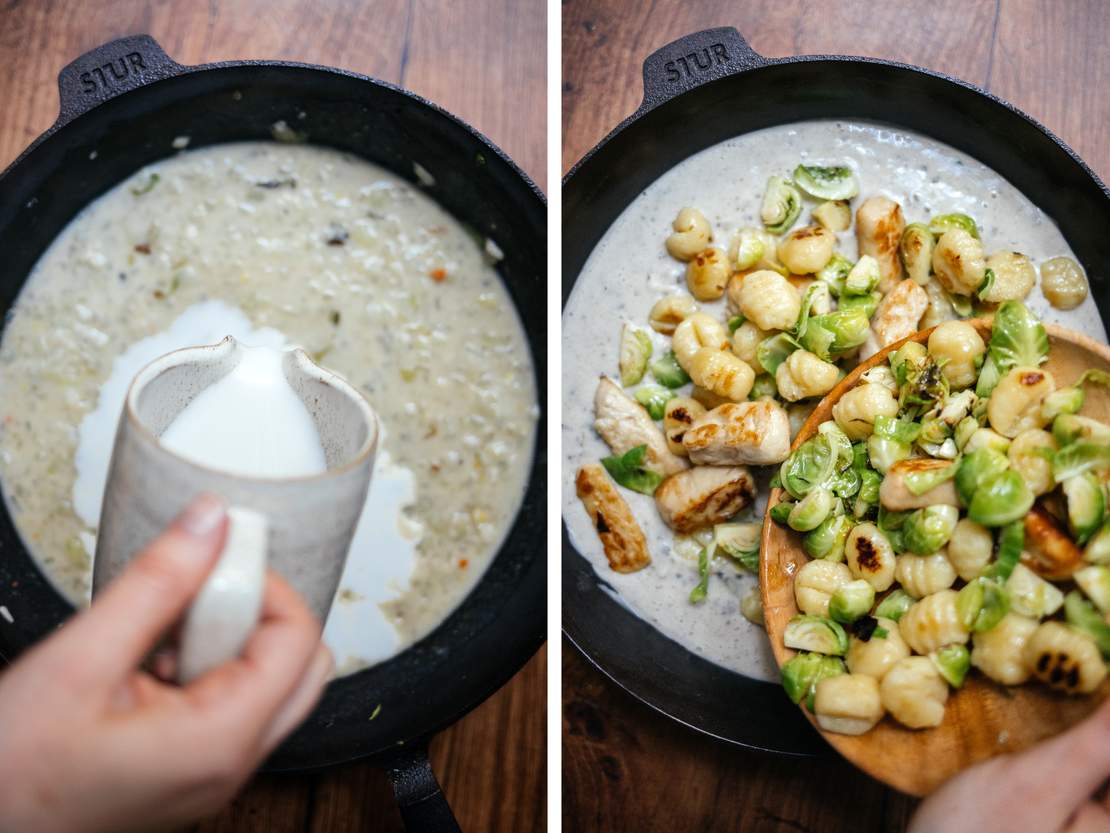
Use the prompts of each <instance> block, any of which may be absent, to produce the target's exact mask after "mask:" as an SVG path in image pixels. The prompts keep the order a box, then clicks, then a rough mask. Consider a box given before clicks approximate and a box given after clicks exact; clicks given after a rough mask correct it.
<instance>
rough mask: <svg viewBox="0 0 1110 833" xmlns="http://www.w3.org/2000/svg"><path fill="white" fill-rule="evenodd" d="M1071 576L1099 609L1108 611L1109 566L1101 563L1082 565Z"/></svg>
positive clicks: (1109, 607) (1109, 598) (1109, 593)
mask: <svg viewBox="0 0 1110 833" xmlns="http://www.w3.org/2000/svg"><path fill="white" fill-rule="evenodd" d="M1072 578H1074V579H1075V583H1076V584H1078V585H1079V588H1080V589H1081V590H1082V591H1083V592H1084V593H1086V594H1087V598H1089V599H1090V600H1091V601H1092V602H1094V603H1095V605H1096V606H1097V607H1098V609H1099V610H1101V611H1102V612H1103V613H1110V567H1107V566H1105V565H1102V564H1096V565H1092V566H1090V567H1084V568H1083V569H1082V570H1078V571H1076V573H1075V575H1074V576H1072Z"/></svg>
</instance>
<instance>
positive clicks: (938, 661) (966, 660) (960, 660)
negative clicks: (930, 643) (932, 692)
mask: <svg viewBox="0 0 1110 833" xmlns="http://www.w3.org/2000/svg"><path fill="white" fill-rule="evenodd" d="M929 659H931V660H932V661H933V665H934V666H936V669H937V671H939V672H940V675H941V676H942V677H944V679H945V680H946V681H947V682H948V684H949V685H950V686H952V688H960V687H961V686H963V684H964V678H965V677H967V672H968V670H970V668H971V654H970V653H968V650H967V646H966V645H945V646H944V647H943V648H941V649H940V650H939V651H934V652H933V653H931V654H929Z"/></svg>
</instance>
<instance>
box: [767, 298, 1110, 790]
mask: <svg viewBox="0 0 1110 833" xmlns="http://www.w3.org/2000/svg"><path fill="white" fill-rule="evenodd" d="M969 323H972V324H974V325H975V327H976V328H977V329H978V330H979V334H980V335H981V336H982V337H983V339H984V340H986V339H988V338H990V331H991V322H990V319H979V320H975V321H971V322H969ZM1046 329H1047V330H1048V338H1049V354H1048V361H1047V362H1046V363H1045V364H1044V365H1043V369H1044V370H1047V371H1048V372H1049V373H1051V374H1052V376H1053V378H1054V379H1055V380H1056V386H1057V387H1059V388H1063V387H1066V386H1067V385H1073V384H1075V382H1076V381H1078V379H1079V377H1080V376H1082V375H1083V373H1084V372H1085V371H1086V370H1088V369H1091V368H1097V369H1099V370H1103V371H1110V347H1107V346H1106V345H1105V344H1099V343H1098V342H1096V341H1094V340H1092V339H1090V338H1088V337H1087V336H1084V335H1081V334H1079V333H1076V332H1073V331H1071V330H1066V329H1064V328H1063V327H1058V326H1055V325H1052V324H1048V325H1046ZM931 333H932V330H931V329H929V330H922V331H921V332H918V333H915V334H914V335H912V336H910V337H909V338H907V339H903V340H902V341H899V342H895V343H894V344H891V345H889V346H888V347H885V348H883V349H882V350H880V351H879V352H878V353H876V354H875V355H874V356H872V357H871V358H869V359H868V360H867V361H865V362H861V363H860V364H859V365H858V366H857V367H856V368H855V369H854V370H852V372H851V373H849V374H848V375H847V376H846V377H845V378H844V379H843V381H841V382H840V384H838V385H837V386H836V387H835V388H833V390H832V391H830V393H829V395H828V396H826V397H825V398H824V399H822V400H821V403H820V404H819V405H818V406H817V408H816V409H815V410H814V411H813V413H812V414H811V415H810V417H809V419H808V420H806V424H805V425H803V426H802V430H801V431H799V432H798V435H797V436H796V437H795V438H794V442H793V444H792V448H798V446H800V445H801V444H802V443H804V442H806V441H807V440H809V439H810V438H812V437H813V436H814V435H815V434H816V433H817V427H818V426H819V425H820V424H821V423H823V422H825V421H826V420H829V419H832V409H833V406H834V405H835V404H836V403H837V402H839V401H840V398H841V397H842V396H844V394H846V393H847V392H848V391H850V390H852V388H854V387H855V386H856V385H857V384H858V383H859V378H860V376H862V375H863V374H864V373H866V372H867V371H868V370H870V369H871V368H872V367H875V366H877V365H879V364H883V363H885V362H887V360H888V358H889V356H890V354H891V353H893V352H894V351H895V350H897V349H898V348H899V347H901V346H902V345H903V344H904V343H906V342H907V341H917V342H920V343H922V344H924V343H926V342H927V341H928V338H929V335H930V334H931ZM1082 413H1083V414H1084V415H1085V416H1091V417H1094V418H1096V419H1101V420H1105V419H1107V418H1110V394H1108V393H1107V392H1106V391H1105V390H1103V389H1102V388H1099V389H1097V390H1092V391H1091V395H1090V396H1087V397H1086V399H1085V401H1084V405H1083V411H1082ZM783 494H784V492H783V490H782V489H774V490H773V491H772V492H771V499H770V502H769V506H774V505H775V504H776V503H778V502H779V500H781V498H782V496H783ZM761 549H762V552H763V553H766V557H765V558H762V559H761V560H760V576H759V579H760V589H761V591H762V594H763V611H764V616H765V617H766V622H767V635H768V637H769V638H770V640H771V650H772V652H773V653H774V655H775V661H776V662H778V664H779V665H780V666H782V664H783V663H785V662H786V661H787V660H788V659H790V658H791V657H792V656H794V654H795V653H796V652H795V651H792V650H790V649H788V648H786V647H785V646H784V645H783V632H784V631H785V629H786V625H787V623H788V622H789V621H790V620H791V619H792V618H793V617H794V616H795V615H796V614H797V613H798V606H797V604H796V603H795V599H794V576H795V575H797V572H798V570H800V569H801V568H802V565H803V564H805V563H806V562H807V561H809V557H808V556H807V555H806V553H805V550H803V549H802V538H801V536H800V535H799V534H798V533H796V532H794V531H792V530H790V529H787V528H786V527H784V526H781V525H779V524H777V523H775V522H774V521H772V520H771V519H770V517H769V516H768V517H767V518H765V519H764V522H763V540H762V545H761ZM1107 694H1110V680H1108V681H1106V682H1104V683H1103V685H1102V687H1101V689H1100V690H1099V691H1098V692H1096V693H1094V694H1092V695H1091V696H1089V697H1064V696H1061V695H1059V694H1055V693H1053V692H1052V691H1050V690H1049V689H1048V688H1046V687H1045V686H1042V685H1039V684H1037V683H1036V682H1035V681H1033V682H1030V683H1029V684H1027V685H1022V686H1015V687H1008V686H1000V685H996V684H994V683H992V682H991V681H990V680H988V679H987V678H986V677H984V676H982V675H981V674H979V673H978V672H973V673H972V674H970V675H969V676H968V678H967V681H966V682H965V683H964V686H963V688H961V689H959V690H958V691H953V692H952V693H951V694H950V695H949V697H948V702H947V704H946V706H945V712H944V721H943V722H942V723H941V724H940V725H939V726H937V727H936V728H934V729H925V730H922V731H914V730H912V729H906V728H904V727H902V726H900V725H899V724H898V723H896V722H895V721H894V719H893V718H890V719H887V720H883V721H882V722H880V723H879V724H878V725H877V726H876V727H875V728H874V729H872V730H871V731H870V732H867V733H866V734H863V735H859V736H851V735H839V734H836V733H834V732H823V733H822V734H824V736H825V740H827V741H828V742H829V743H830V744H832V746H833V747H834V748H835V749H836V750H837V751H838V752H839V753H840V754H841V755H843V756H844V757H845V758H847V759H848V760H850V761H851V762H852V763H854V764H855V765H856V766H858V767H860V769H862V770H864V771H865V772H868V773H870V774H871V775H872V776H874V777H875V778H878V779H880V780H881V781H884V782H885V783H887V784H890V785H892V786H894V787H896V788H898V789H900V790H902V791H903V792H906V793H910V794H911V795H927V794H928V793H930V792H932V791H933V790H934V789H935V788H936V787H937V786H939V785H940V784H942V783H943V782H944V781H946V780H948V779H949V778H951V777H952V776H953V775H955V774H956V773H957V772H959V771H960V770H962V769H966V768H967V767H969V766H971V765H972V764H975V763H977V762H978V761H982V760H985V759H986V758H990V757H993V756H995V755H1001V754H1005V753H1012V752H1019V751H1021V750H1022V749H1025V748H1026V747H1028V746H1031V745H1032V744H1034V743H1036V742H1037V741H1039V740H1043V739H1044V738H1046V737H1051V736H1052V735H1056V734H1059V733H1060V732H1062V731H1064V730H1065V729H1067V728H1069V727H1070V726H1072V725H1073V724H1075V723H1078V722H1079V721H1080V720H1082V719H1083V718H1084V717H1086V716H1087V715H1089V714H1090V713H1091V712H1092V711H1093V710H1094V709H1095V707H1096V706H1097V705H1098V704H1099V703H1100V702H1101V701H1102V700H1103V699H1104V698H1105V697H1106V696H1107ZM801 711H802V713H803V714H804V715H805V716H806V718H807V719H808V720H809V721H810V722H811V723H812V724H813V725H814V726H817V721H816V719H815V718H814V716H813V714H811V713H810V712H809V710H808V709H805V708H802V709H801ZM818 731H820V729H819V728H818Z"/></svg>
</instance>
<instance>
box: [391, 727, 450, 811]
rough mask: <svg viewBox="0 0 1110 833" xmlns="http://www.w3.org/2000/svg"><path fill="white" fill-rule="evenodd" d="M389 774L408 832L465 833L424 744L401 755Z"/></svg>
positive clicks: (397, 756)
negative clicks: (445, 795)
mask: <svg viewBox="0 0 1110 833" xmlns="http://www.w3.org/2000/svg"><path fill="white" fill-rule="evenodd" d="M385 771H386V774H387V775H389V780H390V783H392V785H393V796H394V798H396V799H397V806H398V807H399V808H400V810H401V818H402V819H403V820H404V822H405V830H406V831H408V833H462V830H461V828H460V827H459V823H458V822H457V821H455V814H454V813H452V812H451V806H450V805H449V804H448V803H447V799H446V798H445V797H444V795H443V790H442V789H440V786H439V782H438V781H437V780H436V776H435V773H434V772H432V765H431V763H430V762H429V761H428V747H427V746H426V745H425V744H424V743H419V744H418V745H416V746H415V747H414V748H411V749H406V750H405V751H402V752H400V753H398V754H397V755H396V756H395V757H393V758H392V759H391V760H390V761H389V763H388V764H387V765H386V770H385Z"/></svg>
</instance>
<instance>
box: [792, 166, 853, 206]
mask: <svg viewBox="0 0 1110 833" xmlns="http://www.w3.org/2000/svg"><path fill="white" fill-rule="evenodd" d="M794 182H796V183H797V184H798V187H799V188H801V189H802V190H803V191H805V192H806V193H807V194H810V195H812V196H814V197H818V198H820V199H823V200H850V199H851V198H852V197H854V196H856V195H857V194H859V183H858V182H857V181H856V175H855V173H854V172H853V171H852V169H851V168H849V167H848V166H847V165H833V166H829V167H825V166H822V165H799V166H798V167H796V168H795V169H794Z"/></svg>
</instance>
